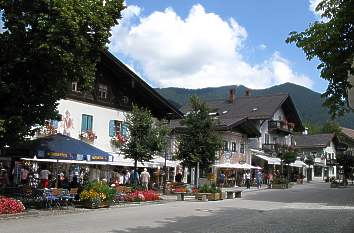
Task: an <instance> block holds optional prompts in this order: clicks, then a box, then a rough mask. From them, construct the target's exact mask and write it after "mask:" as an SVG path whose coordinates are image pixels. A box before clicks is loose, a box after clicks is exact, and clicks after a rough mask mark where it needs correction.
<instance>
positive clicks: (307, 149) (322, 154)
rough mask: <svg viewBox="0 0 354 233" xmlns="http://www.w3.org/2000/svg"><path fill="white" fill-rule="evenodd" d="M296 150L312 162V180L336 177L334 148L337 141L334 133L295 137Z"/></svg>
mask: <svg viewBox="0 0 354 233" xmlns="http://www.w3.org/2000/svg"><path fill="white" fill-rule="evenodd" d="M295 141H296V149H297V150H298V151H299V154H302V155H303V157H305V158H308V159H311V160H313V163H314V164H313V165H311V168H312V169H311V170H312V171H311V172H312V177H313V179H314V180H324V179H326V178H328V177H332V176H334V177H336V176H337V167H336V165H335V161H336V146H337V145H338V139H337V137H336V135H335V134H334V133H331V134H313V135H298V136H295Z"/></svg>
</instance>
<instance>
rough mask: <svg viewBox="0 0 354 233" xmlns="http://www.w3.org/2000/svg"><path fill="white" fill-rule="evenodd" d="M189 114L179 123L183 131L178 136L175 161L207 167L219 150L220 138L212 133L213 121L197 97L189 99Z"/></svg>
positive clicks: (204, 105)
mask: <svg viewBox="0 0 354 233" xmlns="http://www.w3.org/2000/svg"><path fill="white" fill-rule="evenodd" d="M190 104H191V107H192V110H191V112H190V113H189V114H188V115H187V116H186V117H185V118H184V119H183V120H182V121H181V125H182V126H184V127H185V128H184V131H183V132H182V133H181V134H180V135H179V136H178V142H179V144H178V152H177V159H179V160H182V162H183V164H184V165H186V166H196V164H197V163H198V162H199V163H200V166H201V167H208V166H209V165H210V164H212V163H214V161H215V153H216V151H218V150H219V149H220V148H221V145H222V144H221V143H222V142H221V138H220V136H219V135H218V134H217V133H216V132H215V131H214V129H215V124H216V123H215V121H214V120H213V119H212V118H211V117H210V116H209V109H208V108H207V106H206V104H205V103H203V102H201V101H200V100H199V98H198V97H197V96H195V95H194V96H192V97H191V98H190Z"/></svg>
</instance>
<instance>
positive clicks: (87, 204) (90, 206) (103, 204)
mask: <svg viewBox="0 0 354 233" xmlns="http://www.w3.org/2000/svg"><path fill="white" fill-rule="evenodd" d="M82 206H83V207H84V208H88V209H98V208H107V207H109V206H110V205H109V202H108V201H103V202H101V203H99V204H98V205H97V204H96V203H93V202H90V201H85V202H83V203H82Z"/></svg>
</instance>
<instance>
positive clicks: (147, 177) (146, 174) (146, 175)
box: [140, 168, 150, 191]
mask: <svg viewBox="0 0 354 233" xmlns="http://www.w3.org/2000/svg"><path fill="white" fill-rule="evenodd" d="M140 179H141V184H142V185H143V187H144V189H145V190H146V191H148V189H149V180H150V174H149V172H147V169H146V168H144V171H143V172H142V173H141V174H140Z"/></svg>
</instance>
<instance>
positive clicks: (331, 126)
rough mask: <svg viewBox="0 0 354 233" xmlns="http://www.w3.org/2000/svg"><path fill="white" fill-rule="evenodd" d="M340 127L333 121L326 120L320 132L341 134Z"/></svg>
mask: <svg viewBox="0 0 354 233" xmlns="http://www.w3.org/2000/svg"><path fill="white" fill-rule="evenodd" d="M341 132H342V129H341V127H340V125H339V124H338V123H337V122H335V121H327V122H326V123H325V124H324V125H323V126H322V129H321V133H335V134H336V135H339V134H341Z"/></svg>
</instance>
